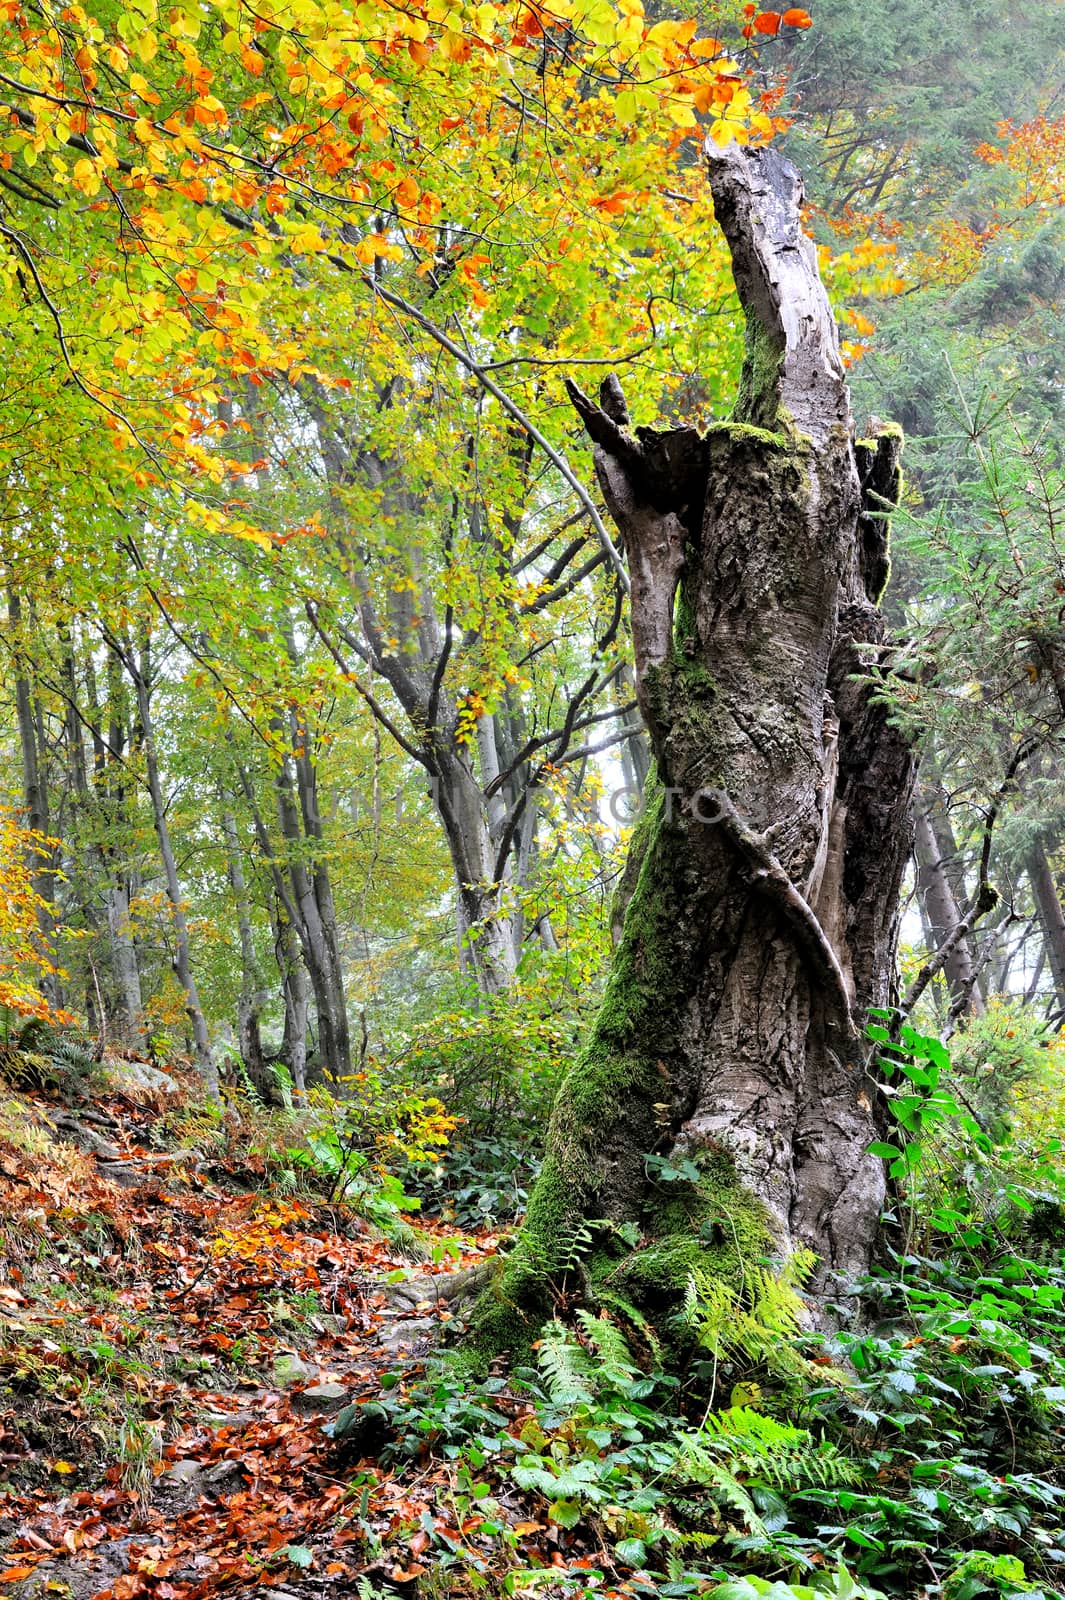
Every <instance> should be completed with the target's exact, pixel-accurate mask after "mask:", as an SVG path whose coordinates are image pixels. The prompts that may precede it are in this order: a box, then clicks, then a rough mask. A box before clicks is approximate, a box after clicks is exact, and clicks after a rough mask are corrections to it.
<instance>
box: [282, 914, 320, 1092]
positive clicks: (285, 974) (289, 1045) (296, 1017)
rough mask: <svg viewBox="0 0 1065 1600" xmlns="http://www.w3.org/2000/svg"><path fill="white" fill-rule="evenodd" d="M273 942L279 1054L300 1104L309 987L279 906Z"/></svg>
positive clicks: (297, 944)
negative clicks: (280, 1015)
mask: <svg viewBox="0 0 1065 1600" xmlns="http://www.w3.org/2000/svg"><path fill="white" fill-rule="evenodd" d="M274 938H275V948H276V950H277V966H278V971H279V972H280V974H281V994H282V998H283V1000H284V1005H285V1031H284V1036H283V1038H282V1042H281V1054H282V1057H283V1058H284V1062H285V1065H286V1066H287V1067H288V1070H289V1072H290V1073H291V1074H292V1088H293V1092H294V1096H295V1099H296V1100H297V1101H301V1100H303V1099H304V1097H305V1096H306V1093H307V1017H308V1014H309V1012H310V1005H311V983H310V979H309V978H308V976H307V968H306V967H305V966H304V964H303V956H302V954H301V950H300V941H299V938H298V936H297V934H296V930H295V928H294V927H293V926H292V924H291V922H290V921H289V920H288V917H287V916H286V914H285V909H284V907H283V906H281V905H279V906H278V910H277V924H276V927H275V933H274Z"/></svg>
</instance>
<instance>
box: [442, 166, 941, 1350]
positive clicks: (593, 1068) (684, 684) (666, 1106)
mask: <svg viewBox="0 0 1065 1600" xmlns="http://www.w3.org/2000/svg"><path fill="white" fill-rule="evenodd" d="M710 180H711V187H712V191H713V196H714V203H715V209H716V213H717V217H718V221H719V222H720V224H721V226H722V228H723V230H724V232H725V235H726V238H727V240H728V244H729V247H730V250H731V252H732V260H733V270H734V275H735V280H736V284H737V288H738V290H739V294H740V298H741V302H742V305H743V309H744V313H745V316H746V321H747V346H746V357H745V361H744V366H743V373H742V378H741V383H740V395H739V401H738V404H737V406H736V410H735V420H734V421H733V422H730V423H725V424H719V425H715V426H713V427H711V428H710V429H709V430H708V431H707V432H706V433H705V434H699V433H698V432H697V431H696V430H694V429H692V428H677V429H673V430H669V431H658V430H654V429H649V428H637V429H635V430H634V431H633V430H631V429H630V427H629V419H628V415H627V411H626V407H625V401H624V398H623V396H622V394H621V389H620V386H619V385H618V383H617V380H616V379H613V378H610V379H608V380H607V381H606V383H605V384H604V385H603V388H602V391H601V394H600V404H599V405H598V406H597V405H595V404H594V403H592V402H591V401H590V400H589V399H588V398H587V397H586V396H584V395H583V394H581V392H580V391H579V390H578V389H577V388H576V387H575V386H573V385H571V386H570V396H571V399H572V401H573V403H574V405H575V406H576V408H577V411H578V412H579V414H580V416H581V418H582V420H583V422H584V425H585V427H586V429H587V431H588V432H589V434H590V435H591V437H592V439H593V440H594V442H595V445H596V452H595V461H596V470H597V474H598V477H599V481H600V485H601V487H602V490H603V493H604V496H605V498H606V501H607V504H608V506H609V508H610V511H611V513H612V515H613V517H614V520H615V522H616V523H617V526H618V528H619V530H620V532H621V535H622V539H623V541H624V546H625V552H626V557H627V561H628V565H629V569H630V573H631V580H632V632H633V642H634V652H635V662H636V678H637V695H638V699H639V704H640V707H641V710H642V713H643V717H644V721H645V722H646V725H647V728H648V732H649V734H650V737H651V741H652V745H653V748H654V753H655V758H656V765H657V780H656V781H653V782H652V785H651V789H650V798H649V801H648V803H647V806H646V809H645V814H644V816H643V818H642V820H641V822H640V824H639V826H638V828H637V831H636V835H635V837H634V840H633V844H632V857H631V859H630V863H629V870H628V871H627V872H626V884H627V887H628V891H629V892H631V898H630V900H629V902H628V905H627V907H626V910H625V918H624V929H623V933H622V936H621V942H620V944H619V946H618V948H617V950H616V952H615V957H614V962H613V966H612V969H611V972H610V976H609V979H608V982H607V988H606V993H605V996H604V999H603V1003H602V1007H601V1009H600V1012H599V1015H598V1018H597V1020H596V1022H595V1024H594V1026H593V1028H592V1032H591V1036H590V1038H589V1039H588V1042H587V1044H586V1045H585V1047H584V1049H583V1051H582V1053H581V1054H580V1056H579V1057H578V1059H577V1061H576V1062H575V1064H574V1066H573V1068H572V1070H571V1072H570V1074H569V1076H568V1078H567V1079H566V1081H565V1083H564V1084H563V1087H562V1089H561V1090H560V1093H559V1096H558V1100H557V1104H556V1107H555V1111H554V1114H553V1118H552V1122H551V1126H550V1131H549V1135H548V1151H547V1158H546V1162H545V1165H544V1169H543V1172H542V1175H541V1178H540V1180H539V1182H538V1184H537V1186H536V1189H535V1191H534V1194H533V1196H532V1200H531V1203H530V1207H529V1214H528V1219H527V1221H526V1224H525V1227H524V1230H523V1232H522V1235H521V1236H520V1238H519V1241H518V1245H517V1248H516V1250H515V1251H514V1253H513V1254H512V1255H511V1257H510V1258H509V1261H508V1263H507V1265H506V1267H505V1269H504V1271H503V1273H502V1274H501V1276H500V1277H499V1279H498V1280H497V1282H496V1283H495V1285H494V1286H493V1287H492V1288H491V1289H490V1290H489V1291H487V1292H486V1293H485V1295H484V1296H483V1297H482V1300H481V1302H480V1304H479V1306H478V1308H477V1311H476V1313H475V1318H474V1330H473V1333H474V1338H475V1339H476V1340H477V1341H478V1342H479V1343H480V1344H481V1345H482V1347H484V1348H494V1349H505V1348H511V1349H514V1348H516V1347H517V1346H518V1345H519V1344H521V1343H523V1342H524V1341H525V1340H527V1339H528V1337H529V1333H530V1329H532V1328H534V1327H535V1326H536V1324H537V1323H538V1322H539V1321H540V1320H541V1319H542V1318H543V1316H544V1315H545V1314H548V1313H549V1312H550V1310H551V1308H552V1307H553V1306H555V1305H557V1304H558V1301H559V1294H560V1291H561V1292H562V1293H563V1294H571V1293H576V1294H580V1295H582V1296H584V1297H586V1298H590V1299H591V1300H592V1301H593V1302H594V1301H595V1300H597V1299H599V1300H601V1301H604V1302H605V1303H607V1304H609V1303H610V1302H611V1300H613V1301H614V1302H615V1303H617V1302H618V1301H620V1302H622V1303H628V1304H629V1305H638V1306H639V1307H640V1308H641V1310H642V1311H643V1312H644V1313H650V1314H652V1315H654V1314H656V1313H660V1312H664V1311H667V1310H668V1309H669V1308H670V1306H671V1305H675V1304H676V1302H677V1300H678V1299H679V1297H680V1296H681V1295H682V1294H683V1292H684V1289H685V1285H686V1282H687V1280H688V1277H689V1274H690V1272H691V1270H692V1269H693V1268H694V1267H701V1268H703V1269H704V1270H706V1271H708V1272H710V1273H712V1274H715V1275H726V1276H729V1277H731V1278H732V1279H733V1280H734V1281H735V1282H736V1283H737V1284H738V1285H741V1286H742V1283H743V1273H744V1268H745V1266H749V1265H751V1264H757V1263H758V1261H759V1260H761V1259H763V1258H765V1257H770V1258H775V1259H787V1258H788V1257H789V1256H790V1255H791V1254H792V1253H793V1252H794V1251H795V1250H796V1249H797V1248H799V1247H804V1248H806V1249H809V1250H812V1251H814V1252H815V1253H816V1256H817V1267H816V1270H815V1274H814V1278H813V1280H812V1282H811V1285H810V1289H811V1294H812V1298H813V1300H814V1302H815V1305H816V1303H817V1301H818V1299H823V1298H825V1297H829V1296H831V1294H832V1293H833V1290H834V1289H835V1287H836V1286H838V1284H839V1282H840V1280H841V1278H846V1277H847V1276H849V1275H851V1274H852V1273H853V1272H855V1271H856V1270H859V1269H861V1268H862V1267H863V1266H864V1265H865V1264H866V1262H867V1260H868V1256H869V1251H870V1247H871V1244H872V1241H873V1238H874V1235H875V1231H876V1227H877V1222H878V1217H879V1213H880V1210H881V1206H882V1202H883V1199H884V1175H883V1164H882V1162H881V1161H880V1160H879V1159H877V1158H876V1157H875V1156H872V1155H870V1154H868V1153H867V1146H868V1145H869V1143H870V1142H871V1141H872V1140H874V1139H875V1138H876V1137H877V1134H878V1127H877V1123H878V1108H877V1104H876V1098H877V1091H876V1087H875V1084H874V1082H873V1079H872V1078H871V1076H870V1075H869V1071H868V1059H867V1051H866V1049H865V1047H864V1045H863V1041H862V1037H861V1030H862V1023H863V1021H864V1017H865V1014H866V1012H867V1009H868V1008H869V1007H870V1006H883V1005H885V1004H886V1003H887V1002H888V1000H889V998H890V991H891V986H892V971H893V962H894V955H895V947H896V935H897V915H898V911H897V908H898V902H899V886H900V879H901V875H902V871H903V865H904V862H905V859H906V856H907V853H908V846H909V833H908V823H907V815H908V810H909V802H910V791H911V787H912V776H913V774H912V760H911V755H910V752H909V750H908V748H907V747H906V745H905V743H904V742H903V739H902V737H901V735H900V734H899V733H898V732H897V731H896V730H895V729H894V728H893V727H892V726H891V725H890V724H889V721H888V719H887V715H886V712H885V710H884V707H883V705H882V704H880V703H878V700H877V696H876V692H875V691H876V687H877V683H876V675H877V671H878V661H879V659H880V657H881V655H882V650H881V648H880V647H881V644H882V640H883V628H882V623H881V619H880V616H879V613H878V611H877V601H878V599H879V596H880V592H881V590H882V589H883V586H884V582H885V580H886V576H887V560H886V523H885V520H884V517H883V516H882V515H879V516H878V515H875V514H874V513H875V512H876V511H878V510H882V508H883V507H884V506H885V505H887V504H893V503H894V500H895V498H896V495H897V490H898V454H899V447H900V439H899V436H898V434H897V432H895V431H888V432H887V433H885V434H883V435H882V436H880V437H879V438H877V439H876V440H873V441H863V442H859V443H856V442H855V441H854V439H853V437H852V426H851V415H850V404H849V399H848V394H847V388H846V383H845V380H844V374H843V368H842V365H841V362H840V356H839V347H838V337H837V331H836V327H835V323H834V320H833V317H832V313H831V310H830V307H829V304H828V299H827V296H826V294H825V291H824V288H823V286H822V284H821V282H820V280H819V278H818V275H817V268H816V256H815V252H814V248H813V245H812V244H811V243H810V242H809V241H808V240H807V239H806V237H805V236H804V235H803V234H802V232H801V230H800V224H799V205H800V201H801V184H800V181H799V178H798V175H797V173H796V172H795V170H794V168H793V167H791V166H790V164H789V163H788V162H786V161H785V160H783V159H782V158H781V157H780V156H778V155H777V154H775V153H774V152H771V151H758V152H755V153H752V154H749V155H745V154H744V153H743V152H741V151H739V150H738V149H736V148H735V147H732V148H731V149H730V150H728V151H726V152H724V153H721V152H718V151H714V152H712V153H711V156H710ZM648 1156H651V1157H652V1158H653V1157H656V1156H657V1157H666V1158H668V1159H669V1160H670V1162H671V1163H672V1164H673V1165H674V1167H675V1165H676V1163H678V1162H679V1161H681V1160H682V1159H684V1160H687V1161H691V1162H692V1163H693V1164H694V1165H695V1166H697V1167H698V1169H699V1172H700V1178H699V1182H698V1183H695V1182H688V1183H679V1182H670V1183H668V1184H666V1183H662V1182H661V1181H659V1180H660V1176H661V1172H662V1168H661V1167H660V1166H659V1167H658V1168H657V1173H656V1166H655V1162H654V1160H653V1159H652V1160H651V1161H650V1162H649V1161H648V1159H647V1158H648ZM625 1223H628V1224H635V1229H636V1230H638V1234H639V1240H638V1243H636V1244H633V1240H634V1239H635V1238H636V1232H635V1231H634V1229H633V1227H632V1226H630V1227H626V1228H624V1230H623V1232H622V1233H619V1231H618V1229H619V1226H620V1225H622V1224H625Z"/></svg>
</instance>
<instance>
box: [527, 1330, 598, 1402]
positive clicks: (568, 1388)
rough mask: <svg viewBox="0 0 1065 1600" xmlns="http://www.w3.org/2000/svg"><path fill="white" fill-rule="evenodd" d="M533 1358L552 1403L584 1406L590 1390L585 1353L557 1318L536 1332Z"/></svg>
mask: <svg viewBox="0 0 1065 1600" xmlns="http://www.w3.org/2000/svg"><path fill="white" fill-rule="evenodd" d="M537 1360H538V1362H539V1366H540V1371H541V1372H542V1373H543V1375H544V1380H545V1382H546V1384H547V1392H548V1394H549V1395H550V1397H551V1400H552V1402H553V1404H555V1405H563V1406H564V1405H581V1404H585V1405H587V1404H589V1403H590V1402H591V1400H592V1398H593V1390H592V1384H591V1382H590V1377H591V1363H590V1361H589V1359H588V1353H587V1351H585V1350H583V1349H582V1348H581V1346H580V1345H579V1344H578V1343H577V1340H576V1339H575V1338H574V1336H573V1334H572V1333H571V1332H570V1331H569V1329H568V1328H564V1327H563V1326H562V1324H561V1322H559V1321H558V1319H557V1317H556V1318H555V1319H554V1320H553V1321H551V1322H549V1323H547V1325H546V1326H545V1328H544V1330H543V1332H542V1333H541V1335H540V1347H539V1350H538V1351H537Z"/></svg>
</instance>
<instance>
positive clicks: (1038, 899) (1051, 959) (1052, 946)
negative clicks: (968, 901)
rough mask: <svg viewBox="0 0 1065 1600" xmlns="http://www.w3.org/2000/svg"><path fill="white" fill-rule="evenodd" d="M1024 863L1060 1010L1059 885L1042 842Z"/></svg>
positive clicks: (1064, 956)
mask: <svg viewBox="0 0 1065 1600" xmlns="http://www.w3.org/2000/svg"><path fill="white" fill-rule="evenodd" d="M1025 865H1026V867H1027V870H1028V879H1029V882H1030V883H1031V885H1032V895H1033V897H1034V899H1035V903H1036V908H1037V910H1038V912H1039V921H1040V923H1041V925H1042V929H1043V943H1044V945H1045V947H1046V953H1047V961H1048V963H1049V965H1050V972H1051V975H1052V977H1053V979H1054V992H1055V994H1056V995H1057V1002H1058V1008H1059V1010H1060V1009H1062V1008H1065V913H1063V912H1062V909H1061V899H1060V897H1059V895H1058V886H1057V883H1056V881H1055V878H1054V873H1053V871H1052V869H1051V866H1050V862H1049V861H1048V859H1047V853H1046V850H1045V848H1044V846H1043V845H1042V844H1036V845H1034V846H1033V847H1032V849H1031V850H1029V852H1028V859H1027V861H1026V863H1025Z"/></svg>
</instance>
